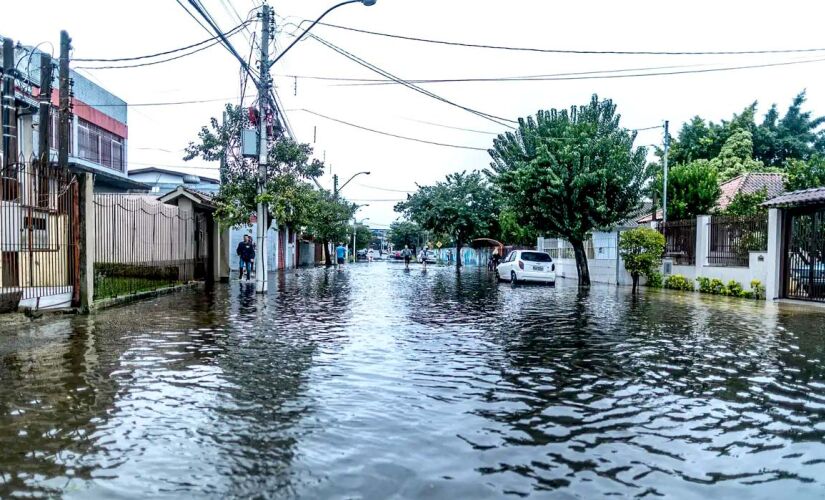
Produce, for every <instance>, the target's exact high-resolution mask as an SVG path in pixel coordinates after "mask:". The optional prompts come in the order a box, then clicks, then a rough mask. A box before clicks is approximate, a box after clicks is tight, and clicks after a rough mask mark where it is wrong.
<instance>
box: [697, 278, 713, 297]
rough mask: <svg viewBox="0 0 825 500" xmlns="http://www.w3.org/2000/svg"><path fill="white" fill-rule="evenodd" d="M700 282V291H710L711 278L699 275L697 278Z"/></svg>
mask: <svg viewBox="0 0 825 500" xmlns="http://www.w3.org/2000/svg"><path fill="white" fill-rule="evenodd" d="M696 281H698V282H699V291H700V292H702V293H710V278H703V277H701V276H699V277H698V278H696Z"/></svg>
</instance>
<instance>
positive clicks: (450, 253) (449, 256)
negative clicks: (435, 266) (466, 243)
mask: <svg viewBox="0 0 825 500" xmlns="http://www.w3.org/2000/svg"><path fill="white" fill-rule="evenodd" d="M452 263H453V251H452V250H450V249H447V264H450V265H452Z"/></svg>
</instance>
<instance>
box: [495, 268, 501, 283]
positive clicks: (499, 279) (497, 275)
mask: <svg viewBox="0 0 825 500" xmlns="http://www.w3.org/2000/svg"><path fill="white" fill-rule="evenodd" d="M496 281H501V275H500V274H498V269H496Z"/></svg>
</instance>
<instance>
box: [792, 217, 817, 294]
mask: <svg viewBox="0 0 825 500" xmlns="http://www.w3.org/2000/svg"><path fill="white" fill-rule="evenodd" d="M786 221H787V226H786V227H787V231H786V232H785V235H786V236H785V238H786V239H785V248H786V258H785V266H784V277H785V279H784V281H785V297H787V298H790V299H801V300H816V301H825V209H818V210H813V211H804V212H803V211H799V212H790V213H789V214H788V218H787V219H786Z"/></svg>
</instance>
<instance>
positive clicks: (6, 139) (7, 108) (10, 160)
mask: <svg viewBox="0 0 825 500" xmlns="http://www.w3.org/2000/svg"><path fill="white" fill-rule="evenodd" d="M14 87H15V82H14V41H13V40H12V39H11V38H4V39H3V103H2V105H3V114H2V116H3V159H4V161H5V165H4V166H5V167H7V168H10V167H11V166H12V165H14V164H15V163H16V162H17V106H15V102H14ZM3 194H4V195H6V196H11V194H12V193H3ZM14 197H16V195H15V196H14Z"/></svg>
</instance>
